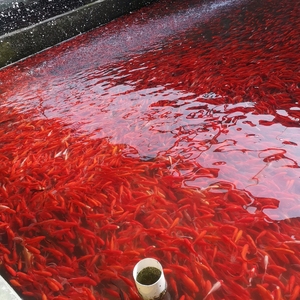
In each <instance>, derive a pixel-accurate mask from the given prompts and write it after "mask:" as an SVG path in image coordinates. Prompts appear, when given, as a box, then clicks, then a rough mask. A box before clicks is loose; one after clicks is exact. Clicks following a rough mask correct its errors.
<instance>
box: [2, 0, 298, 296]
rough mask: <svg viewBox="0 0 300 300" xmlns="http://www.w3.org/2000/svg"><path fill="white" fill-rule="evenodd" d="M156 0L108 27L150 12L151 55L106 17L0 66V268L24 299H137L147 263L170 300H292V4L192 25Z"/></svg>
mask: <svg viewBox="0 0 300 300" xmlns="http://www.w3.org/2000/svg"><path fill="white" fill-rule="evenodd" d="M169 2H170V1H167V0H165V1H159V3H156V4H154V5H153V6H150V7H147V8H145V9H143V10H141V13H140V15H139V13H137V14H135V13H133V14H132V15H130V16H126V17H123V19H122V18H121V19H120V20H119V21H116V22H120V23H117V24H121V25H122V26H124V24H126V26H128V28H129V29H130V28H131V27H132V28H135V26H136V24H137V23H138V21H137V18H138V17H137V16H142V17H143V18H141V19H140V22H141V25H139V26H140V28H142V29H145V28H148V27H147V22H150V23H151V22H152V20H151V18H152V19H155V18H156V17H157V15H160V14H161V15H162V16H161V19H162V20H164V21H163V22H162V23H160V21H159V18H158V17H157V19H158V21H157V19H155V21H157V24H158V25H157V27H155V28H154V27H153V29H152V30H148V31H146V29H145V31H146V32H147V33H148V39H149V41H150V40H151V39H154V38H156V40H155V41H156V42H155V43H154V44H153V45H154V46H153V45H152V46H153V47H154V49H153V50H151V51H144V50H143V51H142V50H140V49H139V48H138V50H136V49H135V47H142V46H144V45H140V44H141V43H139V45H138V46H137V45H136V42H135V41H134V39H130V38H129V37H128V36H127V35H128V32H127V31H126V30H125V29H124V30H123V29H122V30H120V32H118V31H117V29H116V28H117V26H116V25H115V24H116V22H112V23H110V24H108V25H107V26H104V27H103V28H104V29H103V28H99V29H98V30H96V31H94V32H90V33H89V34H88V35H82V36H80V37H78V38H77V39H73V40H71V41H68V42H67V43H65V44H62V45H60V46H58V47H54V48H53V49H49V50H47V51H46V52H44V53H40V54H38V55H37V56H35V57H31V58H29V59H28V60H25V61H23V62H21V63H19V64H16V65H14V66H10V67H8V68H5V69H3V70H0V99H1V101H2V102H1V104H2V105H1V106H0V160H1V164H0V199H1V200H0V275H2V276H3V277H4V278H5V279H6V280H7V281H8V282H9V283H10V284H11V286H12V287H13V288H14V289H15V290H16V291H17V292H18V293H19V294H20V295H21V296H22V297H23V298H24V299H28V300H31V299H41V300H46V299H49V300H67V299H74V300H79V299H88V300H94V299H101V300H108V299H111V300H114V299H126V300H138V299H139V296H138V294H137V290H136V288H135V285H134V281H133V277H132V270H133V267H134V265H135V264H136V263H137V262H138V261H139V260H141V259H143V258H145V257H153V258H156V259H158V260H159V261H160V263H161V264H162V266H163V268H164V273H165V276H166V280H167V283H168V292H169V293H170V295H171V298H172V299H174V300H177V299H179V300H193V299H204V300H213V299H216V300H218V299H228V300H229V299H230V300H233V299H237V300H240V299H266V300H269V299H270V300H271V299H274V300H284V299H289V300H296V299H299V297H300V219H299V215H298V210H299V207H300V204H299V200H298V198H297V193H299V189H298V185H297V180H299V169H300V167H299V163H298V159H299V151H298V150H299V147H298V143H299V139H298V140H297V134H298V133H297V132H298V131H299V118H300V114H299V101H300V98H299V97H300V74H299V62H300V53H299V50H298V45H299V42H300V41H299V36H300V34H299V29H300V23H299V18H298V16H299V13H300V6H299V4H297V3H294V4H290V3H285V4H284V5H283V2H282V1H277V0H274V1H265V2H264V3H260V4H259V6H258V1H256V0H255V1H252V2H253V3H254V4H253V3H252V2H251V3H252V5H251V3H250V4H249V5H248V6H247V5H244V6H243V5H242V4H241V5H237V8H236V10H233V13H232V15H231V16H230V15H227V16H226V17H225V16H224V15H223V16H222V15H221V17H220V18H219V17H218V15H217V16H216V17H214V18H215V19H213V20H214V22H206V21H205V22H206V23H205V24H206V26H203V23H201V22H200V23H199V24H198V23H197V21H196V20H198V19H199V15H200V14H199V11H200V8H199V7H198V6H197V5H199V3H198V2H199V1H196V0H195V1H194V0H190V1H189V3H190V7H189V6H188V4H187V3H180V1H172V3H171V4H170V3H169ZM221 2H222V1H221ZM275 2H276V3H277V4H278V5H276V4H274V3H275ZM286 2H287V1H286ZM222 3H223V2H222ZM222 3H221V4H222ZM160 5H165V7H167V8H168V9H160ZM215 5H216V4H215ZM152 7H153V8H152ZM212 7H213V6H211V8H210V9H211V10H212ZM179 8H181V9H182V10H179ZM153 11H156V12H157V14H156V13H154V12H153ZM178 11H179V12H180V13H181V14H182V15H180V13H178ZM253 11H254V12H253ZM280 12H282V13H281V14H280V16H279V15H278V13H280ZM185 13H186V15H185ZM208 13H209V9H208V8H207V7H206V15H207V14H208ZM147 14H148V21H147V18H146V15H147ZM168 14H169V15H170V16H171V17H172V18H168V17H169V15H168ZM178 15H179V17H180V18H181V19H180V18H178V19H176V18H177V17H178ZM206 15H205V16H206ZM275 16H276V17H275ZM187 17H188V18H187ZM185 18H186V19H185ZM203 18H204V17H203ZM182 19H184V20H185V22H182V23H180V22H181V20H182ZM287 19H288V20H289V22H287V21H286V20H287ZM141 20H142V21H141ZM149 20H150V21H149ZM166 20H168V21H170V20H171V21H170V22H171V23H170V24H166V23H165V22H166ZM122 22H123V23H122ZM172 22H173V23H172ZM189 22H190V24H192V25H191V28H192V29H190V28H187V29H186V31H180V32H179V33H178V35H177V34H173V35H172V34H170V32H171V31H172V30H175V31H176V30H179V29H178V28H176V26H177V25H176V24H177V23H178V24H179V23H180V26H181V27H184V26H187V25H185V23H186V24H188V23H189ZM192 22H194V23H192ZM203 22H204V21H203ZM151 24H152V26H154V25H155V24H156V23H155V24H154V25H153V23H151ZM195 24H196V25H197V26H196V25H195ZM121 25H120V26H121ZM143 26H144V27H143ZM168 26H169V27H168ZM105 28H106V29H105ZM107 28H108V29H109V30H107ZM220 28H221V29H220ZM106 30H107V31H112V32H114V35H115V36H114V37H113V38H111V39H110V36H108V37H107V35H108V33H106ZM219 31H220V32H219ZM141 32H143V31H141ZM100 33H101V34H100ZM100 35H103V39H104V42H103V41H102V40H101V39H100V38H99V37H98V36H100ZM169 35H170V36H169ZM89 36H90V37H89ZM93 36H94V37H95V36H96V37H97V38H95V40H93V38H92V37H93ZM141 36H142V34H141ZM117 37H120V41H121V42H122V43H124V40H125V38H126V44H125V45H124V49H125V50H126V49H130V51H132V52H134V49H135V50H136V51H137V52H138V53H139V54H138V55H136V56H135V57H134V56H133V58H130V59H127V56H125V57H126V59H125V58H124V61H123V60H122V59H121V58H120V57H123V56H122V55H125V54H124V53H123V52H122V51H123V50H124V49H123V48H122V47H121V46H120V44H119V43H120V41H118V38H117ZM157 37H159V38H162V37H163V39H164V43H165V44H163V46H160V44H159V42H157ZM291 37H293V38H291ZM136 38H137V39H139V38H140V36H139V34H137V36H136ZM143 38H144V39H145V37H143ZM97 39H98V40H97ZM184 39H186V43H182V41H183V40H184ZM108 41H109V42H108ZM85 43H87V45H89V46H90V47H91V48H92V49H95V48H96V49H97V50H99V49H101V51H104V50H103V49H106V50H107V51H104V52H107V56H106V57H104V58H103V57H101V55H100V54H99V53H100V51H98V52H97V51H94V50H93V51H92V50H90V53H89V54H90V55H89V56H88V57H85V56H84V55H83V54H84V51H83V50H82V49H81V47H83V48H84V49H85V51H86V48H88V46H84V45H85ZM97 43H98V44H97ZM101 43H103V44H101ZM131 43H132V44H131ZM79 45H80V46H79ZM82 45H83V46H82ZM118 45H119V46H118ZM199 45H200V46H201V47H200V46H199ZM68 47H70V49H71V50H70V49H69V48H68ZM93 47H94V48H93ZM97 47H99V48H97ZM105 47H107V48H105ZM110 47H111V48H110ZM114 47H116V49H118V50H116V49H115V52H114V51H113V50H114ZM130 47H131V48H130ZM125 50H124V52H126V51H125ZM60 51H61V52H60ZM72 51H73V52H72ZM81 51H82V52H81ZM118 51H120V52H118ZM130 51H129V50H128V52H130ZM139 51H140V52H139ZM60 53H62V54H61V55H60ZM73 53H75V54H73ZM78 53H79V54H78ZM94 53H96V54H94ZM114 53H117V54H115V56H116V57H117V58H116V57H114ZM80 55H82V57H81V58H82V59H81V60H78V61H77V63H78V64H77V65H76V68H74V65H73V63H72V64H71V63H70V62H72V61H74V59H77V56H80ZM109 59H111V60H112V63H111V64H109V63H108V61H109ZM35 60H36V62H35ZM44 60H45V61H46V62H47V64H46V63H45V64H44V65H45V69H43V68H42V69H41V68H40V66H41V65H43V63H44V62H43V61H44ZM99 61H101V63H102V64H103V66H102V67H101V68H100V67H99V65H100V63H99ZM95 66H96V67H95ZM90 70H93V71H90ZM77 73H78V74H79V76H77V75H78V74H77ZM74 74H75V75H74ZM82 74H84V75H82ZM166 74H168V75H167V76H166ZM86 77H87V78H86ZM161 86H165V88H161ZM129 87H130V88H129ZM266 128H268V130H269V132H268V130H266ZM294 132H295V135H294V136H289V135H288V134H287V133H294ZM298 136H299V135H298ZM281 137H282V138H281ZM141 153H145V155H141ZM297 176H298V177H297ZM287 191H288V192H289V194H288V193H287ZM268 195H269V196H268ZM283 198H284V200H285V201H282V199H283Z"/></svg>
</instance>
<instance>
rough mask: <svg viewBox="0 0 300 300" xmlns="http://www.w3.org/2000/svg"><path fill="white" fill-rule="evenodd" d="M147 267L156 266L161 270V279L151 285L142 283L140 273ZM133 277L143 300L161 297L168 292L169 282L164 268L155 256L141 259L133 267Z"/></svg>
mask: <svg viewBox="0 0 300 300" xmlns="http://www.w3.org/2000/svg"><path fill="white" fill-rule="evenodd" d="M147 267H154V268H157V269H158V270H160V271H161V275H160V277H159V279H158V280H157V281H156V282H155V283H153V284H150V285H145V284H141V283H139V282H138V281H137V276H138V274H139V273H140V272H141V271H142V270H143V269H145V268H147ZM133 278H134V281H135V285H136V287H137V290H138V292H139V294H140V296H141V298H142V299H143V300H153V299H160V297H162V296H163V295H164V294H165V293H166V290H167V282H166V279H165V275H164V271H163V268H162V266H161V264H160V263H159V261H157V260H156V259H154V258H144V259H142V260H140V261H139V262H138V263H137V264H136V265H135V267H134V269H133Z"/></svg>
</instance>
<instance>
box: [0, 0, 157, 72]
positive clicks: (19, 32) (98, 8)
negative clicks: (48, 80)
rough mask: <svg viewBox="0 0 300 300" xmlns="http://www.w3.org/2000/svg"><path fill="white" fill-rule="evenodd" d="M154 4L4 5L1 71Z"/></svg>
mask: <svg viewBox="0 0 300 300" xmlns="http://www.w3.org/2000/svg"><path fill="white" fill-rule="evenodd" d="M154 1H155V0H98V1H91V0H79V1H75V0H73V1H69V0H62V1H50V2H49V1H47V0H40V1H30V0H27V1H23V2H18V4H16V3H17V2H11V3H9V2H6V3H4V4H2V6H1V7H0V12H1V14H0V16H1V17H0V28H1V29H0V68H1V67H4V66H6V65H8V64H10V63H13V62H15V61H18V60H20V59H23V58H25V57H27V56H30V55H32V54H34V53H37V52H39V51H41V50H43V49H46V48H48V47H51V46H53V45H55V44H58V43H60V42H62V41H64V40H66V39H69V38H71V37H73V36H76V35H78V34H81V33H83V32H86V31H88V30H91V29H93V28H96V27H97V26H100V25H102V24H105V23H107V22H109V21H111V20H113V19H115V18H117V17H119V16H121V15H123V14H126V13H129V12H131V11H134V10H136V9H138V8H140V7H142V6H145V5H148V4H151V3H152V2H154ZM5 4H6V5H5Z"/></svg>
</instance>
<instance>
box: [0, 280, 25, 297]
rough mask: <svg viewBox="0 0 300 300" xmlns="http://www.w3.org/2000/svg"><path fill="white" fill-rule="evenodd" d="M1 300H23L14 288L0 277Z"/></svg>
mask: <svg viewBox="0 0 300 300" xmlns="http://www.w3.org/2000/svg"><path fill="white" fill-rule="evenodd" d="M0 299H1V300H21V298H20V297H19V295H18V294H17V293H16V292H15V291H14V290H13V288H12V287H11V286H10V285H9V284H8V283H7V282H6V281H5V280H4V278H3V277H2V276H0Z"/></svg>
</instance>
